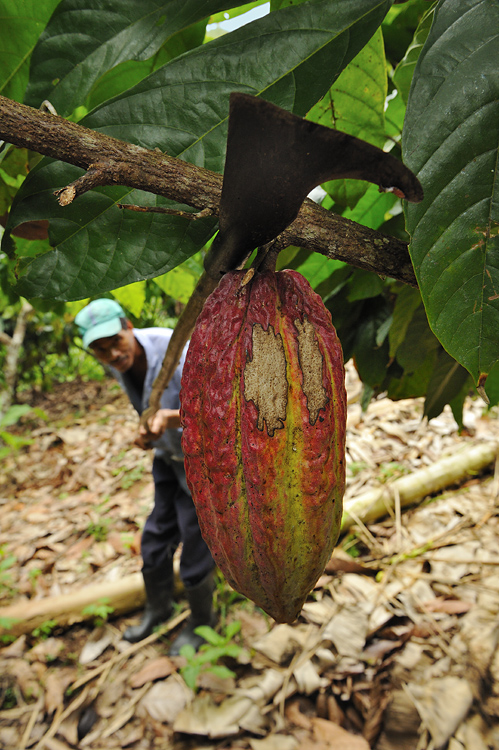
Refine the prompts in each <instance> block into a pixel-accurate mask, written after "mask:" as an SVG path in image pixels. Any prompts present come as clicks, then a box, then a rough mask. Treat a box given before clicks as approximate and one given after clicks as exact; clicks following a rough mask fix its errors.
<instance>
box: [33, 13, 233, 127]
mask: <svg viewBox="0 0 499 750" xmlns="http://www.w3.org/2000/svg"><path fill="white" fill-rule="evenodd" d="M233 4H234V3H233V0H141V2H136V0H107V2H105V3H103V2H102V0H62V2H61V3H60V4H59V5H58V7H57V9H56V11H55V12H54V14H53V16H52V18H51V19H50V22H49V23H48V25H47V28H46V29H45V31H44V32H43V34H42V35H41V37H40V39H39V41H38V44H37V45H36V47H35V49H34V51H33V55H32V60H31V70H30V80H29V85H28V88H27V91H26V98H25V101H26V104H30V105H31V106H33V107H39V106H40V102H41V101H43V100H44V99H48V100H49V101H50V102H51V104H52V105H53V106H54V107H55V108H56V110H57V112H58V113H59V114H60V115H62V116H67V115H69V114H71V113H72V112H73V110H74V109H75V108H76V107H77V106H79V105H81V104H83V103H84V101H85V99H86V97H87V95H88V94H89V92H90V91H91V90H92V88H93V86H94V84H95V83H96V82H97V81H98V79H99V78H100V77H101V76H102V75H104V74H105V73H107V71H109V70H112V68H114V67H115V66H116V65H119V64H120V63H123V62H125V61H127V60H147V59H148V58H150V57H152V56H153V55H154V54H155V53H156V52H157V51H158V50H159V48H160V47H161V46H162V45H163V44H164V43H165V42H166V41H167V40H168V39H170V38H171V37H172V36H173V35H174V34H176V33H177V32H179V31H182V30H183V29H186V28H188V27H189V26H192V24H194V23H196V22H197V21H199V20H200V19H202V18H206V17H207V16H209V15H210V14H211V13H216V12H218V11H220V10H224V9H225V8H230V6H231V5H233ZM130 85H131V84H130Z"/></svg>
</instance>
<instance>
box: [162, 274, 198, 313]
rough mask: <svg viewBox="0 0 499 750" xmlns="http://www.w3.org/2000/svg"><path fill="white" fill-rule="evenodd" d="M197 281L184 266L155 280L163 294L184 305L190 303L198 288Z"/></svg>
mask: <svg viewBox="0 0 499 750" xmlns="http://www.w3.org/2000/svg"><path fill="white" fill-rule="evenodd" d="M196 281H197V279H196V276H194V274H192V273H191V272H190V271H188V270H187V269H186V268H184V267H183V266H177V267H176V268H173V269H172V270H171V271H169V272H168V273H165V274H163V275H162V276H157V277H156V278H155V279H154V282H155V283H156V284H157V285H158V286H159V288H160V289H162V290H163V292H166V294H168V295H169V296H170V297H173V299H176V300H178V301H179V302H182V303H183V304H184V305H185V304H186V303H187V302H188V301H189V298H190V296H191V294H192V292H193V291H194V287H195V286H196Z"/></svg>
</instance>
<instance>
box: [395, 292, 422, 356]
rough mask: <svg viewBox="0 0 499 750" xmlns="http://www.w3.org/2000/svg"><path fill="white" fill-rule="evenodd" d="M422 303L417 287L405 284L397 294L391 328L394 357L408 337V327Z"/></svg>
mask: <svg viewBox="0 0 499 750" xmlns="http://www.w3.org/2000/svg"><path fill="white" fill-rule="evenodd" d="M420 305H421V295H420V293H419V291H418V290H417V289H413V288H412V287H410V286H404V287H402V289H401V290H400V292H399V293H398V295H397V299H396V301H395V307H394V310H393V322H392V326H391V328H390V336H389V340H390V357H394V356H395V354H396V353H397V349H398V348H399V346H400V345H401V344H402V342H403V341H404V339H405V337H406V333H407V329H408V328H409V325H410V322H411V320H412V318H413V316H414V313H415V312H416V310H417V309H418V307H419V306H420Z"/></svg>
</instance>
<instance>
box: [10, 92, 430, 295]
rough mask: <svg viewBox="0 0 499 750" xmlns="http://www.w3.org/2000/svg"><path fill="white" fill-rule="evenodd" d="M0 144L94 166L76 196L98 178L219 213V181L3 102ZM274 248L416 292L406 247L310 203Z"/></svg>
mask: <svg viewBox="0 0 499 750" xmlns="http://www.w3.org/2000/svg"><path fill="white" fill-rule="evenodd" d="M0 138H1V139H3V140H5V141H6V142H8V143H12V144H13V145H15V146H20V147H25V148H29V149H31V150H32V151H37V152H38V153H40V154H44V155H46V156H51V157H52V158H54V159H59V160H61V161H64V162H67V163H69V164H74V165H75V166H78V167H81V168H82V169H85V170H88V169H89V168H90V167H93V169H92V170H91V175H90V176H89V177H88V178H86V179H85V178H82V180H81V181H77V183H79V184H78V185H75V184H74V183H73V188H74V190H75V191H76V194H78V190H79V189H82V188H85V187H87V189H89V188H88V186H89V185H90V186H91V185H92V180H94V181H95V180H100V181H99V182H95V184H100V185H102V184H120V185H126V186H128V187H133V188H138V189H140V190H146V191H148V192H150V193H153V194H155V195H162V196H164V197H166V198H170V199H172V200H175V201H177V202H179V203H185V204H186V205H189V206H193V207H194V208H197V209H198V210H203V209H209V210H210V211H211V212H212V213H213V214H217V213H218V206H219V203H220V193H221V188H222V176H221V175H219V174H216V173H215V172H210V171H208V170H207V169H202V168H200V167H196V166H194V165H193V164H189V163H187V162H184V161H182V160H180V159H175V158H173V157H171V156H168V155H167V154H163V153H161V152H160V151H156V150H148V149H145V148H142V147H140V146H135V145H133V144H131V143H125V142H124V141H120V140H118V139H116V138H111V137H110V136H107V135H104V134H103V133H98V132H96V131H93V130H90V129H88V128H85V127H83V126H81V125H77V124H76V123H72V122H68V121H67V120H64V119H63V118H62V117H58V116H56V115H52V114H47V113H44V112H40V111H38V110H35V109H32V108H31V107H27V106H25V105H23V104H19V103H18V102H14V101H11V100H10V99H6V98H5V97H2V96H0ZM71 192H72V191H70V193H71ZM70 193H69V194H67V195H66V198H67V197H69V196H70ZM74 197H76V195H74V196H73V198H74ZM280 244H282V245H283V246H284V245H286V244H294V245H298V246H299V247H303V248H305V249H307V250H312V251H314V252H318V253H321V254H322V255H325V256H326V257H328V258H337V259H339V260H344V261H346V262H347V263H350V264H351V265H353V266H356V267H358V268H364V269H367V270H370V271H374V272H375V273H378V274H380V275H381V276H389V277H392V278H394V279H398V280H399V281H402V282H404V283H405V284H409V285H411V286H416V279H415V276H414V271H413V268H412V264H411V261H410V258H409V253H408V250H407V244H406V243H405V242H402V241H401V240H398V239H395V238H393V237H387V236H386V235H383V234H381V233H380V232H375V231H373V230H371V229H367V228H366V227H363V226H361V225H360V224H356V223H355V222H352V221H349V220H348V219H345V218H343V217H341V216H336V215H334V214H332V213H331V212H329V211H325V210H324V209H322V208H321V207H320V206H317V205H316V204H314V203H313V202H312V201H308V200H307V201H305V203H304V204H303V206H302V208H301V210H300V213H299V215H298V217H297V219H296V220H295V221H294V222H293V224H291V226H290V227H288V229H287V230H286V232H284V233H283V235H282V236H281V238H280Z"/></svg>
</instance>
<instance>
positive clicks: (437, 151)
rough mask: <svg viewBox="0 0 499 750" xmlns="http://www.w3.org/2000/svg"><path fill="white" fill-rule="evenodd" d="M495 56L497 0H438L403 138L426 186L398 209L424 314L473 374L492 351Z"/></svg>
mask: <svg viewBox="0 0 499 750" xmlns="http://www.w3.org/2000/svg"><path fill="white" fill-rule="evenodd" d="M498 59H499V5H498V4H497V2H495V1H494V0H443V1H442V2H440V3H439V5H438V6H437V9H436V11H435V18H434V22H433V26H432V28H431V31H430V34H429V36H428V39H427V42H426V44H425V46H424V48H423V51H422V52H421V55H420V57H419V60H418V63H417V66H416V70H415V73H414V79H413V84H412V87H411V92H410V95H409V102H408V107H407V113H406V120H405V126H404V138H403V152H404V160H405V162H406V164H407V166H409V167H410V168H411V169H412V170H413V171H414V172H415V173H416V174H417V176H418V177H419V179H420V181H421V183H422V185H423V188H424V190H425V199H424V201H423V202H422V203H420V204H418V205H417V206H416V205H411V206H407V207H406V217H407V228H408V231H409V232H410V234H411V236H412V240H411V246H410V251H411V257H412V260H413V263H414V267H415V271H416V275H417V278H418V282H419V286H420V289H421V294H422V297H423V301H424V304H425V307H426V311H427V314H428V320H429V323H430V326H431V327H432V329H433V331H434V332H435V334H436V335H437V336H438V338H439V339H440V341H441V342H442V344H443V346H444V347H445V349H446V350H447V351H448V352H449V354H451V355H452V356H453V357H454V358H455V359H456V360H457V361H458V362H460V363H461V364H462V365H463V366H464V367H466V369H467V370H468V371H469V372H470V373H471V375H472V376H473V378H474V381H475V383H483V381H484V380H485V378H486V376H487V374H488V373H489V372H490V370H491V368H492V367H493V365H494V362H496V361H497V360H498V358H499V350H498V347H497V340H498V337H499V191H498V188H497V185H498V184H499V170H498V153H499V127H498V122H499V76H498V74H497V60H498Z"/></svg>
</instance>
